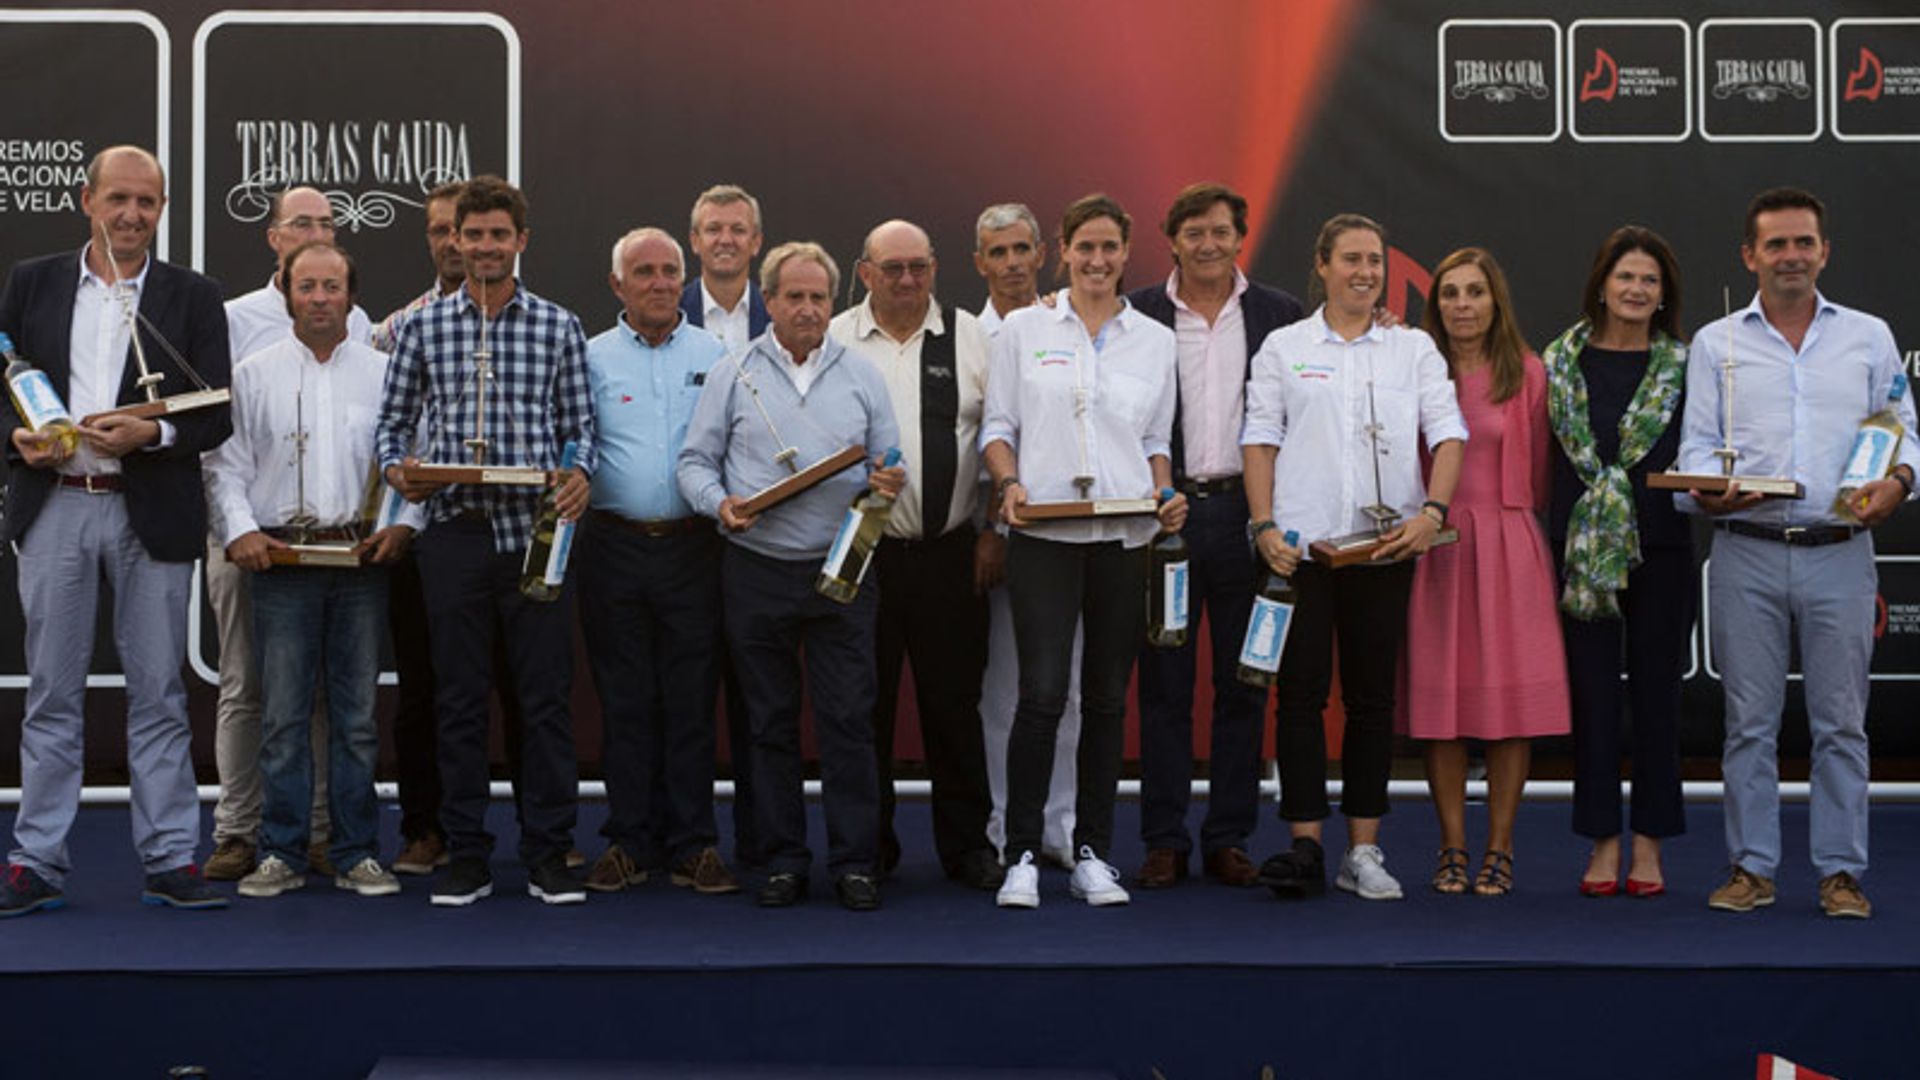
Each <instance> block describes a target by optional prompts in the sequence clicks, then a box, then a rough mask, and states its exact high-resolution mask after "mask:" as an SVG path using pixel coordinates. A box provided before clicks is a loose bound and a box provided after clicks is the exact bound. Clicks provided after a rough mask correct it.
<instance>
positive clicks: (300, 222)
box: [278, 214, 334, 232]
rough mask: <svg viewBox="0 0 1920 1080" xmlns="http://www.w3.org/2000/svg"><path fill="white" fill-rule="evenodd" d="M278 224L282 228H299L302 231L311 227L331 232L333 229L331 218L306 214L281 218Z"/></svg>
mask: <svg viewBox="0 0 1920 1080" xmlns="http://www.w3.org/2000/svg"><path fill="white" fill-rule="evenodd" d="M278 224H279V226H280V227H281V228H283V229H299V230H300V231H302V232H307V231H309V230H312V229H319V230H320V231H321V232H332V231H333V230H334V224H333V219H332V218H330V217H322V218H317V217H313V216H311V215H308V214H301V215H300V216H299V217H290V218H281V219H280V221H279V222H278Z"/></svg>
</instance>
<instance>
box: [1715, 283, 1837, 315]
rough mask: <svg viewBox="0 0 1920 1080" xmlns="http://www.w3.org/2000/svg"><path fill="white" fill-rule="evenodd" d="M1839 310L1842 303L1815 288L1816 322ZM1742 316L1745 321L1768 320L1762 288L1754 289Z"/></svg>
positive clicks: (1814, 311)
mask: <svg viewBox="0 0 1920 1080" xmlns="http://www.w3.org/2000/svg"><path fill="white" fill-rule="evenodd" d="M1839 310H1840V305H1838V304H1836V303H1834V302H1833V301H1831V300H1829V299H1827V294H1826V293H1823V292H1821V291H1820V290H1819V289H1815V290H1813V317H1814V320H1815V321H1816V322H1817V321H1819V320H1820V319H1821V318H1823V317H1825V316H1826V315H1828V314H1830V313H1832V312H1836V311H1839ZM1740 318H1741V321H1743V322H1744V321H1748V320H1752V319H1759V320H1760V321H1761V322H1766V321H1767V311H1766V309H1765V308H1763V307H1761V306H1760V290H1758V289H1755V290H1754V293H1753V299H1752V300H1750V301H1748V302H1747V306H1746V307H1744V308H1742V309H1741V310H1740Z"/></svg>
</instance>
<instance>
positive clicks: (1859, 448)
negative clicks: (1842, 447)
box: [1840, 426, 1900, 488]
mask: <svg viewBox="0 0 1920 1080" xmlns="http://www.w3.org/2000/svg"><path fill="white" fill-rule="evenodd" d="M1899 448H1900V438H1899V436H1898V435H1896V434H1895V433H1893V432H1891V431H1888V430H1887V429H1885V428H1881V427H1871V426H1868V427H1862V428H1861V429H1860V430H1859V431H1858V432H1856V433H1855V434H1854V436H1853V453H1851V454H1849V455H1847V469H1846V472H1844V473H1842V474H1841V476H1840V486H1841V487H1842V488H1857V487H1859V486H1860V485H1862V484H1866V483H1870V482H1872V481H1874V480H1878V479H1880V478H1881V477H1883V476H1885V475H1887V470H1888V469H1890V468H1892V467H1893V455H1894V452H1895V451H1897V450H1898V449H1899Z"/></svg>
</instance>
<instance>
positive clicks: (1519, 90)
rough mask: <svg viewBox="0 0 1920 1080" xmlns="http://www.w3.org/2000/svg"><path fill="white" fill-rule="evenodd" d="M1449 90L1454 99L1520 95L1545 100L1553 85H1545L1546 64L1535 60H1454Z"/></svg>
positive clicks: (1501, 99)
mask: <svg viewBox="0 0 1920 1080" xmlns="http://www.w3.org/2000/svg"><path fill="white" fill-rule="evenodd" d="M1450 93H1451V94H1452V95H1453V97H1454V99H1455V100H1457V101H1464V100H1466V99H1467V98H1471V97H1478V98H1484V99H1485V100H1487V101H1492V102H1501V103H1504V102H1509V101H1517V100H1519V98H1520V97H1521V96H1523V95H1524V96H1526V97H1529V98H1532V99H1533V100H1535V101H1544V100H1545V99H1547V98H1548V97H1551V96H1552V95H1553V88H1552V87H1550V86H1548V85H1547V69H1546V65H1545V64H1543V63H1541V62H1540V61H1538V60H1455V61H1454V62H1453V87H1452V90H1451V91H1450Z"/></svg>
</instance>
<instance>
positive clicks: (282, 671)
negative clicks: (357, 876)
mask: <svg viewBox="0 0 1920 1080" xmlns="http://www.w3.org/2000/svg"><path fill="white" fill-rule="evenodd" d="M252 585H253V644H254V662H255V663H257V664H258V665H259V668H260V712H261V741H260V772H261V777H262V779H263V781H264V783H265V799H264V803H265V805H264V807H263V811H262V817H261V823H260V835H261V846H262V848H263V849H264V853H265V854H267V855H273V856H277V857H279V858H280V859H281V860H282V861H283V862H285V863H286V864H287V865H288V866H291V867H293V868H295V869H303V868H305V867H306V865H307V839H308V833H307V821H308V812H309V808H310V804H311V802H312V799H313V751H312V748H311V744H310V740H311V724H310V718H311V717H312V715H313V697H314V692H315V690H316V689H317V688H318V687H319V685H320V680H321V678H322V677H323V674H324V677H325V679H326V690H327V722H328V724H329V726H330V730H329V733H328V743H327V767H328V770H329V777H330V781H329V782H330V785H331V792H330V794H329V799H328V810H329V812H330V813H331V815H332V818H333V837H332V846H331V849H330V850H329V852H328V855H329V857H330V858H331V859H332V860H333V865H334V866H335V867H337V868H338V869H339V870H340V871H341V872H345V871H347V870H349V869H351V868H352V867H354V866H355V865H357V864H358V863H359V862H360V860H362V859H366V858H371V857H373V856H374V854H375V846H376V837H377V829H378V824H379V823H378V820H377V815H378V806H377V803H376V801H375V799H374V794H373V770H374V767H375V765H376V764H377V762H378V760H379V756H380V733H379V729H378V728H377V727H375V725H374V719H373V699H374V685H375V682H376V680H377V679H378V678H379V675H380V630H381V627H382V625H383V623H384V622H385V620H386V611H387V573H386V571H385V570H375V569H367V570H349V569H332V568H319V567H303V568H298V569H294V568H283V569H277V570H268V571H266V572H264V573H258V574H255V575H254V576H253V582H252Z"/></svg>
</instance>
